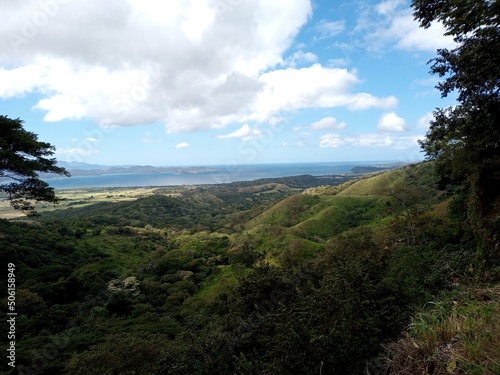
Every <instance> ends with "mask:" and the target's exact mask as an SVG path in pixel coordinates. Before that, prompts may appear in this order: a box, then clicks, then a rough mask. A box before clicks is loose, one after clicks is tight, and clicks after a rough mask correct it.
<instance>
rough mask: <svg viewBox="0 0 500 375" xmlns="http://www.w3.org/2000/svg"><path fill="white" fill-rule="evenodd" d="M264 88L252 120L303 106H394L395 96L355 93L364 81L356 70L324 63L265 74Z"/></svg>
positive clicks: (362, 107)
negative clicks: (381, 96)
mask: <svg viewBox="0 0 500 375" xmlns="http://www.w3.org/2000/svg"><path fill="white" fill-rule="evenodd" d="M259 81H260V82H261V83H262V85H263V90H262V91H261V92H260V93H259V94H258V95H257V98H256V100H255V102H254V103H253V105H252V115H251V116H249V118H250V119H253V120H257V121H265V120H267V119H270V118H273V117H274V116H279V114H280V113H282V112H286V111H294V110H297V109H303V108H332V107H346V108H348V109H349V110H364V109H368V108H392V107H394V106H396V105H397V99H396V98H395V97H393V96H388V97H384V98H379V97H375V96H373V95H371V94H368V93H353V92H352V90H353V87H354V86H355V85H356V84H358V83H359V82H360V79H359V78H358V77H357V75H356V72H354V71H348V70H347V69H339V68H325V67H323V66H321V65H320V64H314V65H312V66H310V67H306V68H301V69H290V68H289V69H281V70H274V71H271V72H267V73H264V74H262V75H261V76H260V77H259Z"/></svg>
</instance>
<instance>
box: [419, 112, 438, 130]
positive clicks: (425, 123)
mask: <svg viewBox="0 0 500 375" xmlns="http://www.w3.org/2000/svg"><path fill="white" fill-rule="evenodd" d="M434 120H435V118H434V114H433V113H432V112H429V113H427V114H425V115H424V116H422V117H420V118H419V119H418V121H417V128H420V129H428V128H429V126H430V123H431V121H434Z"/></svg>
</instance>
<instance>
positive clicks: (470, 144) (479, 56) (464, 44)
mask: <svg viewBox="0 0 500 375" xmlns="http://www.w3.org/2000/svg"><path fill="white" fill-rule="evenodd" d="M412 6H413V8H414V16H415V18H416V19H417V20H418V21H419V22H420V25H421V26H422V27H429V26H430V24H431V23H432V22H437V21H439V22H441V23H442V24H443V25H444V27H445V30H446V34H447V35H450V36H452V37H453V38H454V40H455V42H456V47H455V48H454V49H451V50H448V49H440V50H438V57H436V58H435V59H433V60H432V65H431V73H432V74H436V75H438V76H439V77H440V78H443V81H441V82H440V83H439V84H438V86H437V88H438V89H439V90H440V91H441V94H442V96H443V97H445V96H448V95H450V94H451V93H452V92H456V93H457V95H458V97H457V99H458V102H459V104H458V105H457V106H455V107H451V108H446V109H438V110H436V111H435V112H434V117H435V120H434V121H432V122H431V127H430V129H429V131H428V133H427V136H426V139H425V140H423V141H422V142H421V146H422V147H423V149H424V151H425V152H426V154H427V156H428V157H429V158H431V159H436V167H437V171H438V173H439V175H440V178H441V183H442V185H443V186H444V185H446V184H455V185H460V186H461V187H462V191H463V192H464V193H465V197H466V199H465V201H464V202H463V203H464V205H463V206H464V209H465V211H466V212H467V217H468V220H469V221H470V223H471V225H472V227H473V228H474V229H475V231H476V233H477V235H478V236H480V237H482V238H483V240H484V241H485V248H486V249H485V251H483V252H482V253H481V254H479V255H480V257H481V258H482V261H486V262H491V261H492V258H494V257H495V256H496V255H495V254H494V248H495V246H498V239H497V237H498V234H499V232H498V228H497V227H496V224H495V223H497V222H498V217H499V212H500V211H499V203H500V195H499V192H500V175H499V174H498V171H499V170H500V143H499V139H500V126H499V119H500V4H499V2H498V1H488V0H440V1H437V0H414V1H413V2H412Z"/></svg>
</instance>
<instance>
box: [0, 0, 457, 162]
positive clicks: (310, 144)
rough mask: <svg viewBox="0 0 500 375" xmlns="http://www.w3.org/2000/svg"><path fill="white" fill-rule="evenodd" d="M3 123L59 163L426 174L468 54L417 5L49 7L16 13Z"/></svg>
mask: <svg viewBox="0 0 500 375" xmlns="http://www.w3.org/2000/svg"><path fill="white" fill-rule="evenodd" d="M2 7H3V13H4V14H8V15H9V17H8V19H7V20H6V22H4V23H2V25H0V35H2V37H1V39H0V114H2V115H7V116H9V117H14V118H17V117H19V118H21V119H23V120H24V121H25V127H26V129H28V130H30V131H33V132H35V133H37V134H39V139H40V140H43V141H47V142H50V143H51V144H53V145H54V146H55V147H56V149H57V153H56V157H57V158H58V160H64V161H79V162H87V163H99V164H108V165H111V164H149V165H157V166H169V165H214V164H248V163H286V162H333V161H382V160H393V161H402V162H414V161H418V160H421V159H422V158H423V155H422V153H421V152H420V148H419V146H418V144H417V140H418V139H421V138H422V137H423V136H424V135H425V133H426V130H427V128H428V125H429V121H430V120H431V119H432V111H433V110H434V109H435V108H436V107H443V106H450V105H453V104H454V102H453V98H447V99H441V98H440V95H439V92H438V91H437V90H436V89H435V88H434V86H435V85H436V83H437V79H436V77H432V76H430V75H429V74H428V70H429V66H428V65H427V64H426V63H427V61H428V60H429V59H431V58H433V57H434V56H435V55H436V49H437V48H452V47H453V41H452V40H450V38H447V37H444V36H443V35H442V34H443V32H442V30H441V28H440V26H439V25H438V24H436V25H432V27H431V28H430V29H428V30H423V29H420V28H419V27H418V24H417V23H416V22H415V21H413V18H412V16H411V9H410V7H409V1H405V0H385V1H368V0H367V1H364V0H359V1H335V2H333V1H327V0H314V1H309V0H273V1H268V0H171V1H168V2H166V1H163V2H162V1H155V0H111V1H106V2H99V1H97V0H86V1H83V0H38V1H23V2H8V3H6V4H3V5H2Z"/></svg>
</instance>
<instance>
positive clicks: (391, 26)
mask: <svg viewBox="0 0 500 375" xmlns="http://www.w3.org/2000/svg"><path fill="white" fill-rule="evenodd" d="M373 10H375V12H374V11H373ZM355 31H357V32H362V33H363V38H364V43H365V45H366V48H367V49H368V50H370V51H378V50H380V49H382V48H383V47H388V46H389V47H391V48H396V49H400V50H405V51H410V52H415V51H432V52H435V51H436V49H438V48H453V47H454V46H455V43H454V41H453V38H452V37H450V36H445V35H444V33H445V30H444V27H443V26H442V24H440V23H437V22H436V23H433V24H432V25H431V27H429V28H428V29H423V28H420V27H419V23H418V22H417V21H416V20H414V18H413V14H412V9H411V8H410V7H409V6H408V5H407V2H406V1H404V0H386V1H382V2H380V3H379V4H377V5H375V7H373V8H372V7H365V9H364V10H363V12H361V17H360V18H359V20H358V25H357V26H356V29H355Z"/></svg>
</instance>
